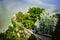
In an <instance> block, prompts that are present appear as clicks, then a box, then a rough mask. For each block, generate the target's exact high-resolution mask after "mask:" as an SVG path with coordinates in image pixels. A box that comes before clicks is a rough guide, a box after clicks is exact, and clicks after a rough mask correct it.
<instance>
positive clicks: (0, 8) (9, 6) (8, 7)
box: [0, 0, 60, 30]
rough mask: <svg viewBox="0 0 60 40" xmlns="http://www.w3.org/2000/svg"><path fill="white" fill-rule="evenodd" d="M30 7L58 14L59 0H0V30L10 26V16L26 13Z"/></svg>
mask: <svg viewBox="0 0 60 40" xmlns="http://www.w3.org/2000/svg"><path fill="white" fill-rule="evenodd" d="M30 7H41V8H45V10H46V11H48V12H49V13H51V14H52V13H59V12H60V0H0V27H1V29H0V30H3V29H2V28H3V27H5V26H7V25H9V24H10V17H11V16H13V15H14V14H16V13H17V12H19V11H22V12H23V13H26V12H27V11H28V8H30ZM5 28H6V27H5Z"/></svg>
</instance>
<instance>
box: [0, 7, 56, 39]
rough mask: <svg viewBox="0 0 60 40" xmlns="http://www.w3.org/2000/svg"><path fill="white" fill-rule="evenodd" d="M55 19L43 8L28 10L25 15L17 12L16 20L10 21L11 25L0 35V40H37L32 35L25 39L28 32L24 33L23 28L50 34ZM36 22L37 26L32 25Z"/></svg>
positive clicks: (54, 24)
mask: <svg viewBox="0 0 60 40" xmlns="http://www.w3.org/2000/svg"><path fill="white" fill-rule="evenodd" d="M56 19H57V17H56V15H55V16H50V15H49V14H48V13H45V9H44V8H39V7H32V8H29V9H28V12H27V13H26V14H23V13H22V12H18V13H17V14H16V20H14V19H13V18H12V19H11V22H12V25H10V26H9V28H8V29H7V30H6V32H5V33H0V40H37V39H36V37H35V36H34V35H31V36H30V37H29V38H27V37H26V36H27V35H26V34H27V33H28V32H27V31H26V32H27V33H26V32H25V29H24V27H25V28H28V29H35V30H37V31H41V32H42V33H45V34H51V33H52V32H53V31H54V29H55V26H56V22H57V20H56ZM37 20H39V21H38V22H39V26H38V24H37V25H34V24H35V23H36V21H37ZM38 22H37V23H38ZM31 37H33V38H31Z"/></svg>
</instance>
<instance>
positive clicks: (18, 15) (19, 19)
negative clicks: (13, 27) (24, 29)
mask: <svg viewBox="0 0 60 40" xmlns="http://www.w3.org/2000/svg"><path fill="white" fill-rule="evenodd" d="M23 16H24V14H23V13H22V12H18V13H17V14H16V20H17V21H18V22H21V21H22V18H23Z"/></svg>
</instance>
